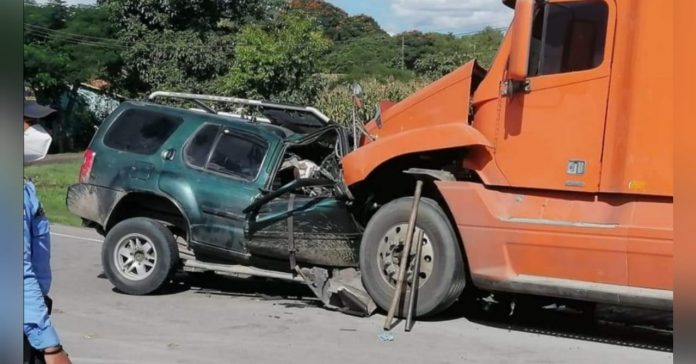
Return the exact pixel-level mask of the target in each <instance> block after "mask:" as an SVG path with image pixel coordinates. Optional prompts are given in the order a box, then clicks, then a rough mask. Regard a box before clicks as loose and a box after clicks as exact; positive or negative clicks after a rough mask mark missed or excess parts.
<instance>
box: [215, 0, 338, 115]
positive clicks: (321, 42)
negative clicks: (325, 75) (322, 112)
mask: <svg viewBox="0 0 696 364" xmlns="http://www.w3.org/2000/svg"><path fill="white" fill-rule="evenodd" d="M277 24H278V25H277V26H275V27H272V28H270V29H264V28H263V27H262V26H260V25H257V24H250V25H247V26H246V27H244V28H243V29H242V31H241V32H240V34H239V35H238V36H237V38H236V41H237V44H236V46H235V50H234V53H235V60H234V63H233V64H232V67H231V68H230V70H229V72H227V74H225V75H224V76H223V77H221V78H220V79H219V80H218V83H217V85H219V88H220V90H221V91H222V92H223V93H225V94H229V95H235V96H247V97H262V98H265V99H285V100H287V99H294V98H297V96H298V94H300V96H302V97H303V98H305V99H306V102H307V101H311V99H312V98H313V97H314V96H315V94H316V91H317V88H316V87H311V84H312V83H313V82H315V81H316V78H315V75H316V73H317V72H318V70H319V68H318V59H319V57H321V55H322V54H323V53H324V52H325V51H326V50H327V49H328V48H329V46H330V44H331V43H330V41H329V40H328V39H327V38H326V37H324V35H323V34H322V32H321V31H320V30H319V28H318V27H317V26H316V24H314V23H313V22H312V21H310V20H309V19H307V18H306V17H301V16H299V15H298V14H294V13H293V14H285V15H283V16H282V17H281V18H280V19H279V22H278V23H277Z"/></svg>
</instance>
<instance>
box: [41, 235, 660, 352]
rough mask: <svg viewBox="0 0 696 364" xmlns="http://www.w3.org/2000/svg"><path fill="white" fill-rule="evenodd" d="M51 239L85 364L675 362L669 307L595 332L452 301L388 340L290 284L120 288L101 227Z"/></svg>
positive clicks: (372, 325) (547, 316)
mask: <svg viewBox="0 0 696 364" xmlns="http://www.w3.org/2000/svg"><path fill="white" fill-rule="evenodd" d="M52 236H53V258H52V264H53V272H54V284H53V287H52V289H51V295H52V297H53V299H54V315H53V321H54V323H55V325H56V326H57V328H58V332H59V335H60V337H61V340H62V342H63V345H64V346H65V348H66V349H67V351H68V352H69V353H70V356H71V358H72V359H73V361H74V363H78V364H79V363H140V364H148V363H284V364H290V363H303V364H312V363H360V364H367V363H397V362H398V363H600V362H601V363H632V364H635V363H651V364H654V363H671V362H672V353H671V340H672V337H671V333H669V332H667V331H665V330H663V329H664V328H669V327H671V317H660V315H659V314H658V315H657V316H655V315H652V316H650V315H649V314H647V315H646V314H634V315H633V316H631V315H630V314H629V315H628V316H627V315H626V314H625V313H621V312H614V313H613V314H612V313H611V312H613V311H611V310H605V316H607V315H609V316H611V317H610V318H612V317H613V319H614V320H618V321H622V320H623V322H618V323H613V324H606V323H605V324H601V325H598V326H597V327H595V328H591V329H588V330H585V329H579V328H578V327H580V326H583V325H582V324H583V322H585V321H586V320H583V319H581V318H578V315H571V314H567V313H559V312H556V311H553V312H548V313H542V314H540V315H539V316H538V317H536V318H535V319H534V320H532V322H530V323H528V324H525V325H519V324H514V323H512V321H510V320H509V319H506V318H502V319H497V320H496V319H494V320H492V321H491V320H488V319H480V318H479V319H470V318H467V317H465V316H464V315H463V314H462V313H461V312H459V311H460V310H458V308H457V307H454V308H453V309H451V310H449V311H448V312H447V313H445V314H443V315H440V317H437V318H434V319H432V320H429V321H427V322H420V321H419V322H416V325H415V327H414V329H413V331H412V332H410V333H405V332H404V331H403V323H402V324H400V325H399V326H398V327H397V328H396V329H394V331H392V334H393V341H381V340H380V339H379V338H378V336H379V335H380V334H382V329H381V327H382V323H383V322H384V315H383V314H382V313H379V314H375V315H373V316H372V317H369V318H359V317H353V316H347V315H344V314H341V313H337V312H332V311H328V310H325V309H323V308H321V307H319V306H318V305H317V302H316V300H313V299H312V298H311V295H310V294H309V291H308V290H306V289H304V287H302V286H300V285H294V284H289V283H282V282H268V281H265V280H257V279H253V280H232V279H226V278H214V279H202V278H201V277H198V278H197V279H195V280H191V279H187V278H186V277H185V276H182V277H178V278H177V280H176V281H175V282H174V283H172V285H171V286H170V287H169V288H168V289H167V291H166V292H164V293H162V294H159V295H153V296H143V297H136V296H127V295H124V294H120V293H118V292H116V291H114V289H113V287H112V285H111V284H110V283H109V281H108V280H107V279H105V278H104V275H103V273H102V269H101V263H100V248H101V237H100V236H99V235H97V234H95V233H93V232H92V231H91V230H86V229H78V228H71V227H65V226H53V231H52ZM191 282H193V283H191ZM297 296H300V297H297ZM607 312H610V313H609V314H607ZM612 315H613V316H612ZM638 325H640V326H638ZM651 325H652V326H657V327H658V329H654V327H651V328H649V329H646V328H644V327H643V326H651ZM583 330H584V331H583Z"/></svg>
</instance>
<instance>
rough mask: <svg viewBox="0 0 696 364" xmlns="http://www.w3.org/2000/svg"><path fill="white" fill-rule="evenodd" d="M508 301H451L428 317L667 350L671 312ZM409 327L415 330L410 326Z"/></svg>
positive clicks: (527, 299)
mask: <svg viewBox="0 0 696 364" xmlns="http://www.w3.org/2000/svg"><path fill="white" fill-rule="evenodd" d="M515 303H516V304H515V307H514V309H513V308H512V307H511V305H510V302H509V301H506V302H505V303H498V304H488V305H485V304H482V305H478V306H476V305H474V304H472V303H467V304H463V303H460V304H455V305H454V306H453V307H451V308H450V309H448V310H447V311H446V312H444V313H443V314H441V315H438V316H437V317H434V318H432V319H429V321H441V320H449V319H456V318H461V317H465V318H466V319H468V320H469V321H471V322H475V323H477V324H481V325H486V326H491V327H497V328H501V329H506V330H509V331H522V332H530V333H536V334H539V335H549V336H556V337H566V338H572V339H577V340H585V341H594V342H603V343H607V344H613V345H619V346H629V347H638V348H643V349H649V350H656V351H665V352H672V350H673V336H672V334H673V332H672V331H673V327H672V324H673V314H672V312H664V311H656V310H647V309H638V308H629V307H620V306H612V305H601V304H597V305H595V304H590V303H581V302H559V303H556V304H549V302H548V300H546V301H545V302H544V303H540V300H539V299H538V298H537V297H532V296H519V297H517V298H516V302H515ZM414 330H415V329H414Z"/></svg>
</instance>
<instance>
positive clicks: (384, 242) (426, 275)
mask: <svg viewBox="0 0 696 364" xmlns="http://www.w3.org/2000/svg"><path fill="white" fill-rule="evenodd" d="M407 228H408V224H399V225H395V226H393V227H391V228H390V229H388V230H387V232H386V233H385V234H384V235H383V236H382V239H380V242H379V248H378V249H377V257H376V258H377V265H378V267H379V272H380V275H381V276H382V279H384V281H385V282H386V283H387V284H388V285H389V286H391V287H392V288H394V287H395V286H396V280H397V277H398V274H399V270H400V268H401V261H402V257H403V255H404V254H403V249H404V242H405V241H406V230H407ZM419 231H421V228H419V227H416V229H415V231H414V236H415V235H416V233H418V232H419ZM420 243H421V244H422V245H423V247H422V248H421V259H420V267H419V268H420V269H419V274H418V288H421V287H423V285H425V283H426V282H428V280H429V279H430V276H431V275H432V272H433V266H434V264H435V254H434V250H433V244H432V242H431V240H430V238H429V237H428V235H427V234H425V233H424V234H423V240H421V242H420ZM416 249H417V245H416V244H411V252H410V254H409V255H410V256H409V264H408V267H407V269H406V284H407V285H408V286H410V285H411V282H412V280H413V272H414V265H415V259H413V258H414V257H415V256H416Z"/></svg>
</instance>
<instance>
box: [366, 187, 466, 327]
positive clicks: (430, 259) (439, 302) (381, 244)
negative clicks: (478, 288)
mask: <svg viewBox="0 0 696 364" xmlns="http://www.w3.org/2000/svg"><path fill="white" fill-rule="evenodd" d="M412 204H413V198H412V197H404V198H400V199H398V200H394V201H392V202H390V203H388V204H386V205H384V206H382V208H380V209H379V210H378V211H377V213H376V214H375V215H374V216H373V217H372V218H371V219H370V222H369V223H368V224H367V227H366V228H365V233H364V234H363V238H362V242H361V244H360V270H361V272H362V274H361V275H362V280H363V284H364V285H365V288H366V289H367V292H368V293H369V294H370V296H371V297H372V299H373V300H374V301H375V303H377V305H378V306H379V307H381V308H382V309H384V310H389V306H390V305H391V301H392V297H393V295H394V289H395V288H394V287H395V286H396V280H397V276H398V272H399V266H400V264H401V261H402V256H403V251H402V250H403V242H404V241H405V240H406V230H407V227H408V219H409V216H410V213H411V207H412ZM416 229H417V230H420V229H422V230H424V235H423V241H422V242H421V244H423V247H422V252H421V263H420V272H419V273H418V274H419V282H418V287H419V288H418V296H417V297H416V312H415V315H416V316H421V317H422V316H428V315H434V314H437V313H439V312H441V311H443V310H445V309H447V308H448V307H449V306H451V305H452V303H454V302H455V300H456V299H457V298H458V297H459V296H460V295H461V293H462V291H463V290H464V286H465V285H466V275H465V273H464V259H463V257H462V254H461V252H460V248H459V242H458V239H457V236H456V235H455V232H454V230H453V229H452V226H451V225H450V223H449V221H448V219H447V215H445V213H444V211H442V209H441V208H440V206H438V204H437V203H436V202H435V201H433V200H431V199H428V198H421V201H420V204H419V206H418V217H417V220H416ZM415 253H416V246H415V244H413V246H412V249H411V255H412V256H415ZM413 267H414V266H413V260H411V263H410V264H409V267H408V268H407V271H406V272H407V273H406V279H407V282H409V283H407V285H406V286H405V289H404V291H407V290H408V289H410V288H408V287H410V282H411V279H412V275H413ZM404 297H407V296H404ZM405 301H406V300H405V299H402V300H401V305H400V307H399V308H398V309H397V313H396V314H397V316H405V314H406V311H407V307H408V306H407V304H406V302H405Z"/></svg>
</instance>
